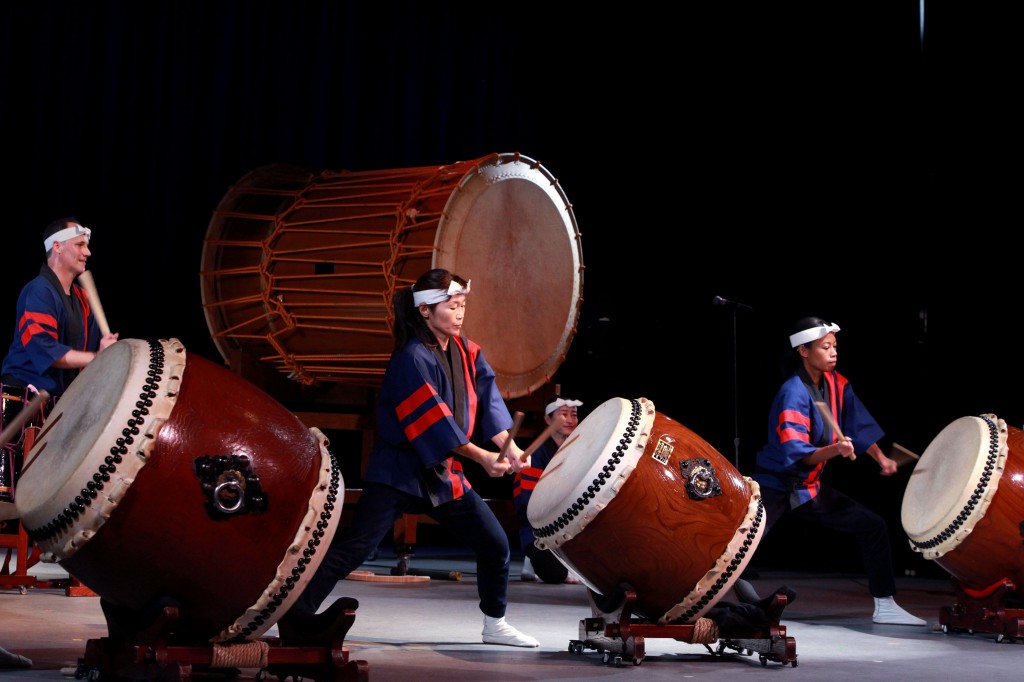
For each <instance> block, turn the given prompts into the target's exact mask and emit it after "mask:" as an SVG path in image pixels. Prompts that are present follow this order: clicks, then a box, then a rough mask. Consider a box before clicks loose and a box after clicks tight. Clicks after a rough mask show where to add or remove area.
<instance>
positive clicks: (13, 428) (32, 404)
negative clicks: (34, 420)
mask: <svg viewBox="0 0 1024 682" xmlns="http://www.w3.org/2000/svg"><path fill="white" fill-rule="evenodd" d="M49 399H50V394H49V393H47V392H46V391H40V392H39V393H36V395H35V397H33V398H32V400H30V401H29V403H28V405H26V406H25V407H24V408H23V409H22V410H21V412H19V413H18V414H16V415H14V419H12V420H11V423H10V424H8V425H7V426H5V427H4V430H3V432H2V433H0V443H14V442H16V440H17V439H16V438H15V434H17V433H18V432H19V431H21V427H22V426H24V425H25V422H27V421H28V420H29V419H30V418H31V417H32V415H33V414H34V413H35V411H36V410H38V409H39V407H40V406H41V405H42V404H43V403H45V402H46V401H47V400H49ZM22 469H24V467H22Z"/></svg>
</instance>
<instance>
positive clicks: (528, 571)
mask: <svg viewBox="0 0 1024 682" xmlns="http://www.w3.org/2000/svg"><path fill="white" fill-rule="evenodd" d="M519 579H520V580H522V581H523V582H528V583H530V582H535V581H536V580H537V574H536V573H534V572H533V562H532V561H530V557H523V570H522V572H520V574H519Z"/></svg>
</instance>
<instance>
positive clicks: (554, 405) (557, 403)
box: [544, 398, 583, 417]
mask: <svg viewBox="0 0 1024 682" xmlns="http://www.w3.org/2000/svg"><path fill="white" fill-rule="evenodd" d="M582 404H583V401H582V400H566V399H565V398H555V399H554V400H553V401H551V402H550V403H548V406H547V407H545V408H544V416H545V417H546V416H548V415H549V414H551V413H552V412H554V411H555V410H557V409H558V408H560V407H579V406H580V405H582Z"/></svg>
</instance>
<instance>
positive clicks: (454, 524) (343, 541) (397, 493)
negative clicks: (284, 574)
mask: <svg viewBox="0 0 1024 682" xmlns="http://www.w3.org/2000/svg"><path fill="white" fill-rule="evenodd" d="M404 513H413V514H426V515H427V516H429V517H430V518H432V519H434V520H435V521H437V522H438V524H439V525H440V526H441V527H443V528H445V529H447V530H448V531H450V532H451V533H452V535H454V536H455V537H456V538H458V539H459V541H461V542H462V543H464V544H465V545H466V546H467V547H469V548H470V549H471V550H473V553H474V554H475V555H476V568H477V579H476V581H477V593H478V594H479V596H480V610H481V611H483V612H484V614H485V615H488V616H491V617H492V618H501V617H502V616H504V615H505V608H506V607H507V606H508V574H509V568H510V566H511V561H510V559H511V553H510V551H509V545H508V536H507V535H506V534H505V530H504V529H503V528H502V527H501V523H499V522H498V519H497V517H495V516H494V512H493V511H491V508H490V507H488V506H487V503H486V502H484V501H483V499H482V498H481V497H480V495H478V494H477V492H476V491H475V490H468V491H466V493H465V494H464V495H463V496H462V497H460V498H458V499H455V500H452V501H451V502H445V503H444V504H441V505H438V506H436V507H434V506H431V504H430V501H429V500H426V499H423V498H421V497H416V496H414V495H409V494H408V493H404V492H402V491H401V490H397V489H395V488H392V487H391V486H387V485H381V484H379V483H365V484H364V485H363V493H362V495H360V497H359V502H358V503H356V511H355V516H354V517H353V519H352V525H351V526H349V527H348V528H347V529H346V528H343V529H340V530H338V532H337V533H336V534H335V536H334V539H333V541H332V542H331V546H330V547H328V548H327V552H326V554H325V555H324V557H323V559H322V560H321V563H320V566H319V568H318V569H317V571H316V573H315V574H314V575H313V577H312V578H311V579H310V581H309V584H308V585H307V586H306V589H305V590H303V592H302V594H301V595H299V598H298V599H297V600H296V601H295V604H294V605H293V607H292V609H294V610H295V611H296V612H297V613H300V614H303V615H307V616H309V615H312V614H314V613H316V611H317V609H319V607H320V603H321V602H322V601H323V600H324V599H325V598H326V597H327V595H329V594H330V593H331V590H333V589H334V586H335V585H336V584H337V582H338V581H339V580H342V579H344V578H345V576H347V575H348V574H349V573H351V572H352V571H354V570H355V569H356V568H358V567H359V566H360V565H361V564H362V563H363V562H365V561H366V558H367V557H368V556H370V553H371V552H373V551H374V550H375V549H376V548H377V545H379V544H380V542H381V540H383V539H384V536H385V535H387V534H388V533H389V532H390V531H391V529H392V527H393V526H394V523H395V519H397V518H398V517H399V515H401V514H404Z"/></svg>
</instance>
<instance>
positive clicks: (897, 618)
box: [871, 597, 927, 625]
mask: <svg viewBox="0 0 1024 682" xmlns="http://www.w3.org/2000/svg"><path fill="white" fill-rule="evenodd" d="M871 620H872V621H873V622H875V623H879V624H881V625H927V623H926V622H925V621H923V620H921V619H920V618H918V617H917V616H915V615H914V614H912V613H908V612H907V611H904V610H903V608H902V607H901V606H900V605H899V604H897V603H896V600H895V599H893V598H892V597H875V613H874V615H873V616H871Z"/></svg>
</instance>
